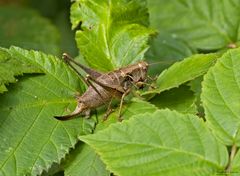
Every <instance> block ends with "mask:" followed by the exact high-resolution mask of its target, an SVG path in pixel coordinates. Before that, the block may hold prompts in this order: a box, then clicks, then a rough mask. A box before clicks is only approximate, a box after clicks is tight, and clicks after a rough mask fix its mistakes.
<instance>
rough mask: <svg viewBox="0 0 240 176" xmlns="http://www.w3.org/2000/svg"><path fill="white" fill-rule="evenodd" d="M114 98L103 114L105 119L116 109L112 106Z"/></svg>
mask: <svg viewBox="0 0 240 176" xmlns="http://www.w3.org/2000/svg"><path fill="white" fill-rule="evenodd" d="M112 100H113V98H112V99H111V101H110V102H109V104H108V108H107V111H106V112H105V113H104V115H103V121H105V120H107V118H108V116H109V115H110V114H111V113H112V112H113V111H114V109H112V108H111V105H112Z"/></svg>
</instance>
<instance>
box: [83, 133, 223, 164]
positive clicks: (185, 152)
mask: <svg viewBox="0 0 240 176" xmlns="http://www.w3.org/2000/svg"><path fill="white" fill-rule="evenodd" d="M80 139H82V140H83V141H84V142H86V143H89V142H88V139H87V138H86V141H85V139H84V137H82V138H80ZM90 140H93V141H95V142H106V143H109V142H111V143H116V145H118V144H125V145H139V146H147V147H152V148H157V149H161V150H171V151H174V152H177V153H183V154H186V155H190V156H194V157H196V158H199V159H200V160H203V161H205V162H207V163H209V164H211V165H214V166H215V167H217V168H221V166H219V165H218V164H217V163H214V162H213V161H210V160H207V159H205V158H204V157H203V156H202V155H200V154H196V153H190V152H187V151H184V150H179V149H176V148H171V147H163V146H159V145H154V144H144V143H137V142H134V143H130V142H125V141H120V140H118V141H114V140H98V139H90ZM89 144H90V145H91V146H92V147H93V148H95V150H96V151H98V153H99V154H100V156H104V155H103V154H101V151H100V150H99V149H98V148H97V147H95V146H94V144H91V143H89ZM108 151H109V150H108Z"/></svg>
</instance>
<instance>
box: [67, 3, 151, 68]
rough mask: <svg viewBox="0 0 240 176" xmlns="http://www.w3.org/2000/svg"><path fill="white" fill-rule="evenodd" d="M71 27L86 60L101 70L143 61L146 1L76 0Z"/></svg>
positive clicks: (146, 35)
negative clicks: (75, 29)
mask: <svg viewBox="0 0 240 176" xmlns="http://www.w3.org/2000/svg"><path fill="white" fill-rule="evenodd" d="M71 22H72V28H76V27H77V26H78V25H80V30H78V31H77V32H76V41H77V45H78V48H79V49H80V52H81V54H82V55H83V56H84V58H85V60H86V62H87V63H88V64H89V65H90V66H91V67H93V68H96V69H101V70H103V71H109V70H113V69H115V68H119V67H122V66H125V65H128V64H131V63H135V62H136V61H139V60H142V59H143V57H144V53H145V52H146V50H147V49H148V44H147V42H148V38H149V35H150V34H153V33H154V31H153V30H151V29H149V28H147V27H146V26H147V24H148V12H147V7H146V1H145V0H119V1H112V0H110V1H109V0H101V1H99V0H92V1H84V0H77V1H76V2H75V3H74V4H73V5H72V7H71Z"/></svg>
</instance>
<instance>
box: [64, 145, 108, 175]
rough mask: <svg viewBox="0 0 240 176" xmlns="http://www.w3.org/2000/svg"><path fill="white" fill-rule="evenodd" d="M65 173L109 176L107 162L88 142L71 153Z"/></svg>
mask: <svg viewBox="0 0 240 176" xmlns="http://www.w3.org/2000/svg"><path fill="white" fill-rule="evenodd" d="M63 169H64V173H65V175H71V176H79V175H84V176H109V175H110V173H109V171H107V170H106V166H105V164H104V163H103V162H102V161H101V160H100V158H99V156H98V155H97V154H96V153H95V152H94V150H93V149H92V148H90V147H89V146H88V145H86V144H80V145H79V146H77V148H75V149H74V150H73V151H72V152H71V153H70V155H69V160H68V161H67V164H66V165H65V167H64V168H63Z"/></svg>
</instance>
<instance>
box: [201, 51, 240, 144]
mask: <svg viewBox="0 0 240 176" xmlns="http://www.w3.org/2000/svg"><path fill="white" fill-rule="evenodd" d="M239 57H240V49H234V50H230V51H229V52H227V53H226V54H224V55H223V56H222V58H221V59H219V60H218V62H217V63H216V65H215V66H214V67H213V68H212V69H211V70H209V72H208V73H207V74H206V75H205V76H204V81H203V83H202V84H203V89H202V96H201V99H202V102H203V106H204V110H205V113H206V119H207V122H208V124H209V126H210V128H211V129H212V130H213V131H214V133H215V134H216V136H217V137H218V138H220V139H221V140H222V141H223V142H224V144H226V145H233V144H236V145H238V146H239V145H240V133H239V129H240V60H239Z"/></svg>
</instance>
